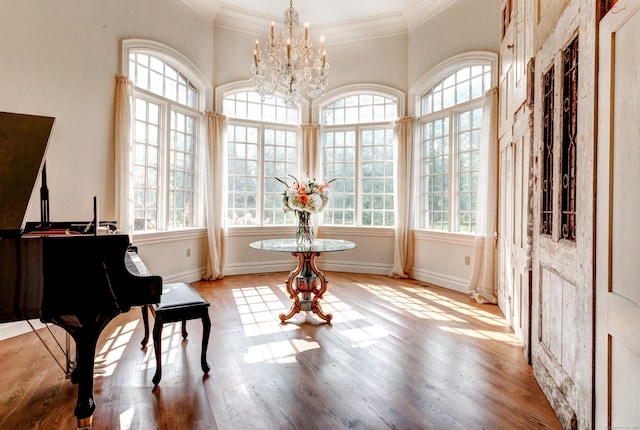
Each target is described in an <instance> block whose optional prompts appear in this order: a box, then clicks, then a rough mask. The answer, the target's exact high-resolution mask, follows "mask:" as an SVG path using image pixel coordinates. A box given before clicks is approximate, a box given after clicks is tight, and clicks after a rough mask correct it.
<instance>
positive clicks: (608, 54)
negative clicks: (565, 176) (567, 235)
mask: <svg viewBox="0 0 640 430" xmlns="http://www.w3.org/2000/svg"><path fill="white" fill-rule="evenodd" d="M639 11H640V1H639V0H627V1H624V0H620V1H619V2H618V3H617V4H616V6H615V7H614V8H613V9H612V10H611V11H609V13H608V14H607V15H606V16H605V17H604V18H603V19H602V21H601V22H600V36H599V37H600V60H599V61H600V65H599V69H600V70H601V73H600V75H599V82H598V87H599V95H598V166H597V172H598V178H597V183H598V196H599V198H598V204H597V218H596V219H597V221H598V228H597V234H596V242H597V243H598V244H599V245H598V247H597V249H596V262H597V266H596V295H597V296H596V302H597V304H598V308H597V314H596V315H597V317H596V335H597V337H596V393H603V395H601V396H598V395H596V426H595V427H596V428H606V427H609V428H640V412H638V411H640V387H639V384H638V383H637V381H640V284H639V280H640V264H639V262H640V228H638V223H639V222H640V194H639V193H638V187H639V185H640V171H639V168H638V166H640V144H639V142H640V94H639V93H638V88H639V86H640V51H639V50H638V48H637V41H638V40H640V12H639ZM630 89H632V90H631V91H630ZM630 381H634V382H633V383H630Z"/></svg>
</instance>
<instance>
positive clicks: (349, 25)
mask: <svg viewBox="0 0 640 430" xmlns="http://www.w3.org/2000/svg"><path fill="white" fill-rule="evenodd" d="M184 1H196V0H184ZM197 1H205V0H197ZM271 22H274V23H276V27H277V26H282V17H274V16H269V15H264V14H259V13H256V12H253V11H249V10H246V9H242V8H237V7H233V6H228V5H225V4H222V5H220V7H219V8H218V11H217V13H216V16H215V19H214V24H215V25H216V26H218V27H222V28H228V29H231V30H236V31H242V32H245V33H251V34H255V35H257V36H262V35H264V34H266V32H267V31H268V29H269V26H270V24H271ZM310 30H311V35H312V37H320V36H321V35H325V37H326V41H325V43H326V44H327V45H332V44H336V43H343V42H353V41H354V40H363V39H371V38H376V37H385V36H392V35H397V34H404V33H407V26H406V23H405V19H404V16H403V14H402V13H400V12H398V13H395V14H385V15H378V16H369V17H366V18H362V19H356V20H349V21H340V22H337V23H334V24H328V25H317V26H312V27H311V28H310Z"/></svg>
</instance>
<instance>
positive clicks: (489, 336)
mask: <svg viewBox="0 0 640 430" xmlns="http://www.w3.org/2000/svg"><path fill="white" fill-rule="evenodd" d="M440 328H441V329H442V330H443V331H447V332H449V333H457V334H461V335H464V336H469V337H473V338H476V339H486V340H497V341H499V342H505V343H511V344H513V345H520V343H519V342H518V341H517V339H516V338H515V337H514V336H513V334H511V333H501V332H498V331H493V330H478V329H473V330H472V329H466V328H459V327H448V326H443V327H440Z"/></svg>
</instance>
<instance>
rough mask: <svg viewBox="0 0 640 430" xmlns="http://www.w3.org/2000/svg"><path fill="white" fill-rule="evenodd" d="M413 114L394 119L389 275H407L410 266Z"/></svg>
mask: <svg viewBox="0 0 640 430" xmlns="http://www.w3.org/2000/svg"><path fill="white" fill-rule="evenodd" d="M414 122H415V118H414V117H405V118H401V119H399V120H397V121H396V123H395V127H394V135H395V139H396V160H397V162H396V171H395V177H396V183H395V186H396V188H395V190H396V192H395V207H396V213H395V215H396V218H395V240H394V245H393V269H392V270H391V273H389V276H390V277H393V278H408V277H409V273H410V272H411V268H412V267H413V248H414V244H413V233H412V231H411V219H412V205H413V198H412V196H413V189H412V187H411V184H412V178H413V172H414V160H413V159H414V155H413V152H414V148H413V124H414Z"/></svg>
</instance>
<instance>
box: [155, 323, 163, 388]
mask: <svg viewBox="0 0 640 430" xmlns="http://www.w3.org/2000/svg"><path fill="white" fill-rule="evenodd" d="M162 325H163V322H162V319H161V318H159V317H158V314H156V322H155V324H154V325H153V349H154V351H155V353H156V373H155V375H153V379H152V381H153V385H158V384H159V383H160V379H162V345H161V340H162V339H161V338H162Z"/></svg>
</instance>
